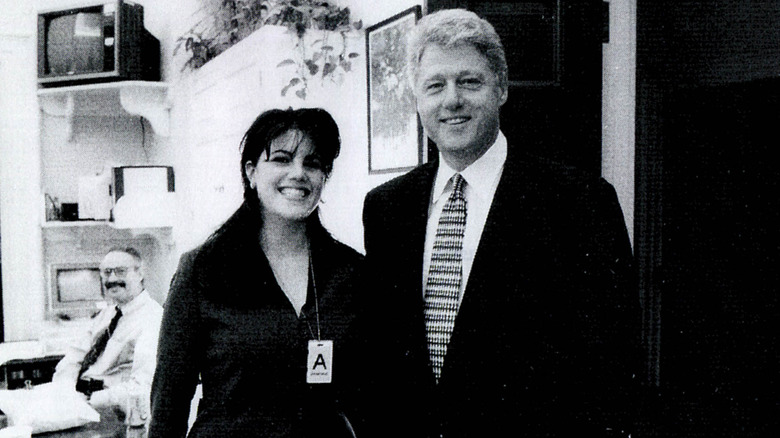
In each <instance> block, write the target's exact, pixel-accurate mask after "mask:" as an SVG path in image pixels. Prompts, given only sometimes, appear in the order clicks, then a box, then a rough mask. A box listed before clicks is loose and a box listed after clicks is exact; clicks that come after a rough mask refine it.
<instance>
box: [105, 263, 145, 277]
mask: <svg viewBox="0 0 780 438" xmlns="http://www.w3.org/2000/svg"><path fill="white" fill-rule="evenodd" d="M130 270H134V271H135V270H138V266H130V267H128V266H117V267H116V268H102V269H101V270H100V276H101V277H103V278H108V277H110V276H111V274H112V273H113V274H114V275H116V277H117V278H125V277H126V276H127V273H128V272H130Z"/></svg>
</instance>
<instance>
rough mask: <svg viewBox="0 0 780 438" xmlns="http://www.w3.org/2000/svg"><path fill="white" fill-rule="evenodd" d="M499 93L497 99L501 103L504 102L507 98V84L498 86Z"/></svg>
mask: <svg viewBox="0 0 780 438" xmlns="http://www.w3.org/2000/svg"><path fill="white" fill-rule="evenodd" d="M498 89H499V95H498V101H499V102H501V105H503V104H505V103H506V100H507V98H508V97H509V86H508V85H505V86H503V87H501V86H499V87H498Z"/></svg>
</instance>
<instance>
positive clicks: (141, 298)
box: [116, 289, 151, 315]
mask: <svg viewBox="0 0 780 438" xmlns="http://www.w3.org/2000/svg"><path fill="white" fill-rule="evenodd" d="M147 299H151V297H150V296H149V292H147V291H146V289H144V290H143V291H141V293H140V294H138V295H136V297H135V298H133V299H132V300H130V302H129V303H127V304H123V305H116V307H117V308H119V309H121V310H122V314H123V315H127V314H128V313H130V312H132V311H133V310H135V309H137V308H139V307H141V306H143V304H144V302H145V301H146V300H147Z"/></svg>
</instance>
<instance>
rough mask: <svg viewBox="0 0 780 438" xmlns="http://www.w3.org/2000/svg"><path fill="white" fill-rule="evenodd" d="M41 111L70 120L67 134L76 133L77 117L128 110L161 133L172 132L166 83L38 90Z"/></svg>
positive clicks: (97, 85)
mask: <svg viewBox="0 0 780 438" xmlns="http://www.w3.org/2000/svg"><path fill="white" fill-rule="evenodd" d="M38 101H39V103H40V106H41V110H42V111H43V112H44V113H46V114H48V115H50V116H55V117H65V118H66V119H67V122H68V123H67V128H66V129H68V132H67V137H68V138H71V136H72V132H73V117H74V116H82V115H85V116H102V115H107V114H119V113H121V112H126V113H128V114H132V115H137V116H141V117H143V118H145V119H146V120H148V121H149V124H150V125H151V126H152V129H153V130H154V132H155V133H156V134H157V135H160V136H163V137H167V136H168V135H169V134H170V108H171V104H170V101H169V100H168V84H167V83H165V82H148V81H120V82H106V83H98V84H86V85H73V86H69V87H56V88H41V89H39V90H38Z"/></svg>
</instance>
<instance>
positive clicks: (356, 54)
mask: <svg viewBox="0 0 780 438" xmlns="http://www.w3.org/2000/svg"><path fill="white" fill-rule="evenodd" d="M348 56H349V58H350V59H354V58H357V57H358V56H360V54H358V53H355V52H352V53H350V54H349V55H348Z"/></svg>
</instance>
